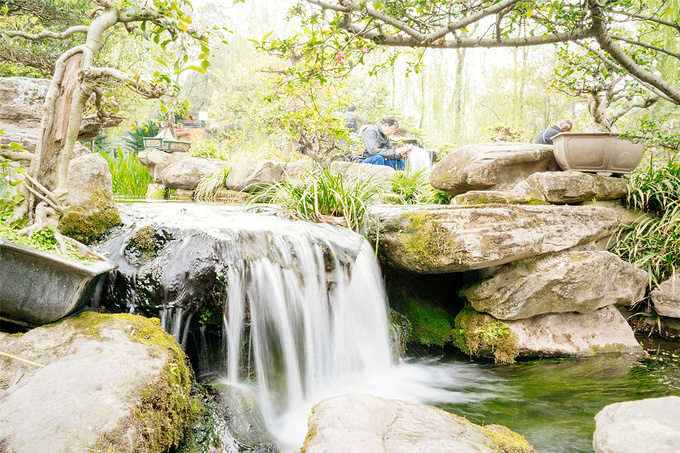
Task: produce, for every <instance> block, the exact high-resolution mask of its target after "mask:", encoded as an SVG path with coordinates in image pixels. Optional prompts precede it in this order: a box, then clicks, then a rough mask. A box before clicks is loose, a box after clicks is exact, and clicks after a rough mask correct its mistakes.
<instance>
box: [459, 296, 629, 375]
mask: <svg viewBox="0 0 680 453" xmlns="http://www.w3.org/2000/svg"><path fill="white" fill-rule="evenodd" d="M455 327H456V328H455V329H454V332H453V333H454V335H455V337H456V338H455V344H456V346H458V347H459V348H460V349H461V350H462V351H463V352H465V353H467V354H469V355H471V356H478V357H483V356H491V355H493V356H494V357H495V359H496V361H498V362H508V361H512V360H514V358H516V357H518V356H526V357H542V356H558V357H559V356H590V355H594V354H602V353H609V352H630V353H640V352H641V351H642V350H641V348H640V345H639V344H638V342H637V340H636V339H635V335H634V334H633V330H632V329H631V327H630V326H629V325H628V323H626V320H625V319H624V318H623V316H622V315H621V313H619V311H618V310H617V309H616V308H614V307H613V306H608V307H604V308H601V309H599V310H596V311H593V312H590V313H559V314H549V315H540V316H534V317H532V318H528V319H520V320H516V321H501V320H497V319H496V318H493V317H492V316H490V315H487V314H485V313H479V312H476V311H475V310H473V309H472V308H470V307H467V308H465V309H464V310H462V311H461V312H460V313H459V314H458V315H457V316H456V324H455Z"/></svg>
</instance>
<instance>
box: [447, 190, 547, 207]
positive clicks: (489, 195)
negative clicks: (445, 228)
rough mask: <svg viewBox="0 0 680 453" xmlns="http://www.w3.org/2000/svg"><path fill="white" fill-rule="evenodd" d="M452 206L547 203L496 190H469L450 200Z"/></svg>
mask: <svg viewBox="0 0 680 453" xmlns="http://www.w3.org/2000/svg"><path fill="white" fill-rule="evenodd" d="M451 204H452V205H454V206H478V205H483V204H534V205H536V204H548V202H547V201H543V200H539V199H537V198H528V197H526V196H521V195H516V194H514V193H511V192H501V191H498V190H471V191H469V192H465V193H463V194H460V195H456V196H455V197H453V199H452V200H451Z"/></svg>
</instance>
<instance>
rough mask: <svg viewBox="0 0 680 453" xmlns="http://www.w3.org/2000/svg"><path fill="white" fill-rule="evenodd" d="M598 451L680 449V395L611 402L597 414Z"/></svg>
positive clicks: (660, 452) (661, 451) (666, 451)
mask: <svg viewBox="0 0 680 453" xmlns="http://www.w3.org/2000/svg"><path fill="white" fill-rule="evenodd" d="M593 449H594V450H595V453H640V452H654V453H677V452H679V451H680V397H677V396H667V397H665V398H649V399H644V400H640V401H626V402H623V403H616V404H610V405H609V406H606V407H605V408H604V409H602V410H601V411H600V412H598V413H597V415H596V416H595V433H594V434H593Z"/></svg>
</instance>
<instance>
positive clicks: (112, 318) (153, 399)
mask: <svg viewBox="0 0 680 453" xmlns="http://www.w3.org/2000/svg"><path fill="white" fill-rule="evenodd" d="M61 323H65V324H68V325H70V326H72V327H73V328H74V329H77V330H78V331H79V332H82V333H84V334H85V335H87V336H91V337H93V338H97V337H98V336H99V335H100V333H101V332H102V330H103V329H104V328H105V327H110V326H113V325H115V326H116V327H118V328H119V329H120V330H124V331H125V332H127V334H128V336H129V338H130V340H132V341H134V342H137V343H142V344H144V345H146V346H148V348H149V351H150V353H151V354H152V355H155V356H159V357H167V360H166V362H165V366H164V367H163V369H162V370H161V372H160V373H159V375H157V377H156V378H155V379H154V381H153V382H149V383H148V385H147V386H146V387H144V388H143V389H142V390H141V392H140V394H139V395H137V396H133V397H131V398H130V401H131V404H132V401H134V411H133V412H132V413H131V414H130V418H129V419H128V420H127V421H126V422H125V423H123V424H121V425H120V426H119V427H118V429H115V430H113V431H109V432H107V433H106V434H103V435H102V436H101V438H100V440H99V441H98V442H97V444H96V446H95V447H93V449H92V450H91V451H94V452H113V451H115V452H140V451H144V452H164V451H168V450H170V449H173V448H177V446H178V445H179V444H180V442H181V441H182V439H183V437H184V435H185V433H186V432H187V431H188V430H189V428H191V427H192V426H193V425H194V424H195V422H196V421H197V419H198V417H199V416H200V414H201V413H202V412H203V411H204V410H205V409H204V408H203V406H202V403H201V401H200V399H199V398H198V397H196V396H195V395H193V394H192V383H193V372H192V371H191V368H190V367H189V365H188V362H187V358H186V355H185V354H184V352H183V351H182V348H181V347H180V346H179V344H178V343H177V341H175V339H174V338H173V337H172V336H171V335H169V334H168V333H167V332H165V330H163V328H162V327H161V325H160V321H159V320H158V319H157V318H144V317H142V316H136V315H131V314H116V315H106V314H97V313H92V312H85V313H82V314H80V315H78V316H76V317H72V318H66V319H65V320H62V321H60V322H59V323H55V325H56V324H61Z"/></svg>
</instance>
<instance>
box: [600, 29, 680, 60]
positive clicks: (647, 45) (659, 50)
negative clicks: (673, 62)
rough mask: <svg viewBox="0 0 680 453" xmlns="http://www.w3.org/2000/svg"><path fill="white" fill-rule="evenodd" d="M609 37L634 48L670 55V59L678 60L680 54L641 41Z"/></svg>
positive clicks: (615, 36) (614, 36)
mask: <svg viewBox="0 0 680 453" xmlns="http://www.w3.org/2000/svg"><path fill="white" fill-rule="evenodd" d="M611 37H612V39H615V40H617V41H623V42H627V43H628V44H633V45H634V46H640V47H646V48H647V49H652V50H656V51H657V52H661V53H665V54H666V55H670V56H671V57H675V58H677V59H679V60H680V53H677V52H673V51H670V50H667V49H664V48H663V47H659V46H655V45H653V44H647V43H645V42H642V41H635V40H633V39H628V38H624V37H623V36H617V35H611Z"/></svg>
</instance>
